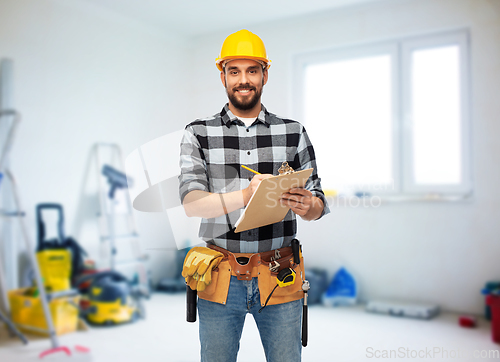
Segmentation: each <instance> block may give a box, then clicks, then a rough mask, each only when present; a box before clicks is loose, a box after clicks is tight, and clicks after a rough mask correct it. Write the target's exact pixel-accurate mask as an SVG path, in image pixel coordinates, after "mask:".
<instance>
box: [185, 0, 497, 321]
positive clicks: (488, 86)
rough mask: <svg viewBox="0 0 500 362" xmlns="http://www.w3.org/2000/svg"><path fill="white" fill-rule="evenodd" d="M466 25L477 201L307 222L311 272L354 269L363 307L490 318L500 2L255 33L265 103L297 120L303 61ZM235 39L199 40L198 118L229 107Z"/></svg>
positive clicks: (306, 22) (395, 207)
mask: <svg viewBox="0 0 500 362" xmlns="http://www.w3.org/2000/svg"><path fill="white" fill-rule="evenodd" d="M457 27H469V28H470V30H471V38H472V40H471V43H472V45H471V49H472V54H471V58H472V95H473V96H472V97H473V98H472V105H473V115H472V119H473V121H472V122H473V124H472V129H473V177H474V183H475V188H474V197H473V199H472V200H470V201H466V202H449V203H446V202H443V203H432V202H420V203H418V202H407V203H396V204H389V205H384V206H382V207H380V208H376V209H373V208H371V209H363V208H349V207H332V213H331V214H330V215H328V216H327V217H325V218H324V219H323V220H320V221H318V222H312V223H305V222H301V223H300V224H299V234H298V236H299V239H300V240H301V241H302V242H303V244H304V252H305V257H306V258H307V261H306V264H307V265H308V266H323V267H327V268H328V270H329V271H330V273H331V274H333V272H334V271H335V270H336V269H337V268H338V267H339V266H340V265H345V266H346V267H347V268H348V269H349V270H350V271H351V272H352V273H353V274H354V275H355V276H356V277H357V279H358V282H359V284H360V288H361V298H362V299H363V300H369V299H373V298H399V299H406V300H413V301H425V302H436V303H438V304H440V305H441V306H442V307H443V308H444V309H447V310H454V311H464V312H475V313H482V311H483V305H484V304H483V299H482V297H481V295H480V290H481V288H482V286H483V285H484V283H485V282H486V281H488V280H496V279H500V263H499V260H498V258H499V256H500V243H499V242H498V240H499V239H498V234H499V232H500V227H499V226H498V225H499V223H498V216H499V212H498V206H499V205H500V204H499V201H500V191H499V190H498V187H496V185H497V184H498V180H499V169H498V167H496V165H498V164H499V162H500V144H499V143H498V142H495V139H496V138H497V136H498V134H499V131H500V124H499V123H498V122H497V115H498V114H499V113H500V104H499V102H498V100H497V99H496V97H495V95H497V94H500V79H499V74H500V66H499V63H498V59H500V2H499V1H496V0H403V1H388V2H385V3H384V2H382V3H379V4H372V5H366V6H359V7H355V8H351V9H344V10H339V11H332V12H328V13H323V14H318V15H316V16H310V17H308V18H296V19H291V20H287V21H281V22H277V23H276V22H274V23H272V24H261V25H259V26H254V27H250V28H249V30H251V31H253V32H255V33H256V34H258V35H260V36H261V37H262V38H263V40H264V42H265V44H266V48H267V50H268V55H269V57H270V58H271V59H272V60H273V65H272V66H271V68H270V73H269V82H268V84H267V85H266V88H265V90H264V95H263V103H264V104H265V105H266V107H267V108H268V109H269V110H270V111H271V112H274V113H277V114H280V115H285V116H289V117H290V116H293V115H292V114H291V113H290V109H291V102H292V99H291V89H292V87H293V86H294V84H293V83H292V81H291V80H292V73H291V72H292V61H291V59H292V57H293V55H294V54H296V53H300V52H306V51H308V50H315V49H319V48H327V47H335V46H339V45H345V44H353V43H359V42H369V41H372V40H373V41H377V40H384V39H388V38H393V37H398V36H404V35H413V34H421V33H428V32H433V31H440V30H443V29H449V28H457ZM231 30H235V31H236V30H239V29H231ZM229 33H230V31H227V32H224V33H222V32H221V33H217V34H210V35H207V36H203V37H200V38H198V39H196V42H197V43H196V46H195V47H194V48H195V49H196V53H195V54H194V58H195V59H197V66H195V67H193V68H194V69H196V70H197V72H196V74H195V78H196V82H197V84H199V85H200V86H199V87H198V90H199V94H198V97H199V98H198V100H197V104H198V107H197V110H198V111H199V116H204V115H208V114H211V113H213V112H215V111H217V110H219V109H220V107H222V105H223V104H224V102H225V97H224V92H223V88H222V87H221V85H220V83H219V80H218V75H217V71H216V70H215V67H214V66H213V58H214V57H215V56H216V55H217V54H216V53H217V51H218V50H219V49H220V46H221V43H222V40H223V39H224V38H225V36H227V35H228V34H229ZM312 141H313V142H314V140H312ZM333 141H334V138H332V142H333ZM331 166H334V165H319V171H320V176H321V168H325V167H331Z"/></svg>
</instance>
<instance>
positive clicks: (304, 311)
mask: <svg viewBox="0 0 500 362" xmlns="http://www.w3.org/2000/svg"><path fill="white" fill-rule="evenodd" d="M302 346H303V347H307V304H306V305H304V306H302Z"/></svg>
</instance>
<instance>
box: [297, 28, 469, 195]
mask: <svg viewBox="0 0 500 362" xmlns="http://www.w3.org/2000/svg"><path fill="white" fill-rule="evenodd" d="M447 45H458V46H459V49H460V72H461V73H460V104H461V152H462V158H461V171H462V175H461V176H462V183H461V184H459V185H419V184H415V183H414V182H413V156H412V143H411V142H412V133H411V119H412V117H411V109H410V108H411V102H410V100H411V94H410V92H411V83H410V81H411V62H410V61H411V54H412V51H414V50H415V49H426V48H432V47H441V46H447ZM469 49H470V37H469V30H468V29H458V30H450V31H446V32H440V33H437V34H428V35H421V36H412V37H402V38H397V39H391V40H387V41H380V42H374V43H370V44H355V45H351V46H342V47H337V48H330V49H323V50H315V51H310V52H307V53H301V54H296V55H295V56H294V57H293V59H292V62H293V64H292V73H293V74H292V81H293V86H292V87H291V88H292V91H291V98H292V102H291V111H292V114H293V115H294V117H295V118H297V119H299V120H304V119H305V112H304V99H305V94H304V90H305V87H304V85H305V79H304V76H305V70H306V67H307V66H309V65H314V64H321V63H326V62H332V61H340V60H344V59H346V60H347V59H356V58H364V57H370V56H377V55H390V57H391V65H393V66H392V69H391V74H392V79H391V83H392V101H393V104H392V124H393V138H392V139H393V141H392V143H393V144H392V149H393V155H392V166H393V176H394V185H393V188H391V189H390V190H378V191H376V192H373V189H372V190H358V191H359V192H364V191H368V192H369V193H370V194H377V195H380V196H391V195H392V196H402V195H403V196H426V195H427V196H428V195H433V196H436V195H438V196H439V195H442V196H445V197H446V196H452V197H451V198H450V200H456V199H457V198H455V197H456V196H459V198H463V197H464V196H470V195H471V194H472V187H473V185H472V175H471V172H472V167H471V161H472V160H471V140H470V135H471V127H470V119H471V117H470V103H471V102H470V90H469V88H470V64H469ZM304 126H305V127H306V130H307V122H304ZM312 141H313V144H314V139H312ZM320 167H321V168H325V167H328V165H320ZM324 186H327V185H324Z"/></svg>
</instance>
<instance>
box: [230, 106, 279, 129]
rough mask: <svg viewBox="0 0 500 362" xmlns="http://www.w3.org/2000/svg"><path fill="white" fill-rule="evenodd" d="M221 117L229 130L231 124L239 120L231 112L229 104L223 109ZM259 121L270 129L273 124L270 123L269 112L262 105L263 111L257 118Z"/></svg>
mask: <svg viewBox="0 0 500 362" xmlns="http://www.w3.org/2000/svg"><path fill="white" fill-rule="evenodd" d="M220 116H221V119H222V124H224V125H226V127H227V128H230V127H231V124H233V122H235V121H236V120H238V119H239V118H238V117H236V116H235V115H234V114H233V112H231V111H230V110H229V103H226V105H225V106H224V108H222V111H221V112H220ZM257 121H259V122H261V123H263V124H264V125H265V126H266V127H268V128H269V126H270V125H271V123H270V122H269V112H268V111H267V109H266V107H264V105H263V104H261V109H260V112H259V115H258V116H257Z"/></svg>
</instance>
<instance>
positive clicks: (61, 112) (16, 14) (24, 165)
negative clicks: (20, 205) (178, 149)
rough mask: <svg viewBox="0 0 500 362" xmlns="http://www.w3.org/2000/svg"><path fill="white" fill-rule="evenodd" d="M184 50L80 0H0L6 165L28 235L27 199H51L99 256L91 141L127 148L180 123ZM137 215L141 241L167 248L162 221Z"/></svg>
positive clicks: (157, 270) (161, 254) (158, 262)
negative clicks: (9, 120) (13, 131)
mask: <svg viewBox="0 0 500 362" xmlns="http://www.w3.org/2000/svg"><path fill="white" fill-rule="evenodd" d="M186 56H187V48H186V43H185V41H184V40H183V39H182V38H180V37H178V36H176V35H175V34H172V35H169V34H160V33H155V30H154V29H149V28H147V27H146V26H145V25H140V24H137V23H134V22H133V21H130V20H127V19H124V18H121V17H119V16H117V15H113V14H111V13H108V12H106V11H103V10H101V9H99V8H94V7H92V6H85V5H84V4H83V3H78V2H72V5H69V4H67V2H66V3H65V2H64V1H59V0H42V1H39V0H3V1H1V2H0V57H8V58H11V59H13V62H14V95H13V96H14V97H13V98H14V106H15V108H16V109H17V110H19V111H20V112H21V114H22V123H21V125H20V127H19V129H18V133H17V137H16V141H15V144H14V147H13V149H12V154H11V166H12V167H11V168H12V170H13V172H14V173H15V175H16V177H17V179H18V182H19V186H20V191H21V196H22V200H23V202H24V209H25V210H26V212H27V222H28V225H29V226H30V232H31V235H32V238H33V240H34V238H35V219H34V208H35V204H37V203H39V202H60V203H62V204H63V206H64V207H65V214H66V231H67V234H68V235H73V236H75V237H76V238H77V239H78V241H79V242H80V243H81V244H82V246H83V247H84V248H85V249H87V250H88V251H89V252H90V253H91V256H92V257H93V258H97V257H98V254H97V252H98V245H99V243H98V233H97V224H96V217H95V213H96V210H97V206H98V205H97V203H96V201H97V199H96V194H95V184H96V182H95V180H96V179H97V178H96V175H95V173H94V172H93V171H94V170H95V165H94V164H93V163H91V164H89V153H90V151H91V147H92V145H93V144H94V143H95V142H98V141H101V142H116V143H118V144H119V145H120V146H121V147H122V149H123V153H124V155H125V156H126V155H127V154H128V153H129V152H131V151H132V150H133V149H135V148H136V147H138V146H140V145H142V144H144V143H146V142H148V141H150V140H151V139H154V138H156V137H159V136H161V135H163V134H165V133H168V132H171V131H175V130H177V129H181V128H182V126H183V125H184V124H186V123H187V122H188V121H189V118H186V115H185V112H184V108H185V105H186V104H187V101H186V97H185V96H184V92H185V84H186V83H185V81H184V79H183V77H184V75H185V72H184V68H183V67H184V62H183V59H185V58H186ZM138 219H139V229H140V232H141V234H142V239H143V245H144V247H145V248H150V247H152V248H160V247H161V248H171V247H175V244H174V243H173V240H172V237H171V231H170V227H169V224H168V219H166V218H165V217H162V215H152V216H151V215H143V214H139V215H138ZM0 239H1V237H0ZM17 242H20V240H17ZM0 249H1V248H0ZM150 254H151V259H152V260H151V263H152V266H153V272H154V275H153V277H154V279H158V278H159V277H161V276H162V275H163V276H164V275H165V274H167V273H168V272H169V261H170V258H171V257H172V256H173V253H172V252H168V251H157V252H153V251H151V252H150Z"/></svg>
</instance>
